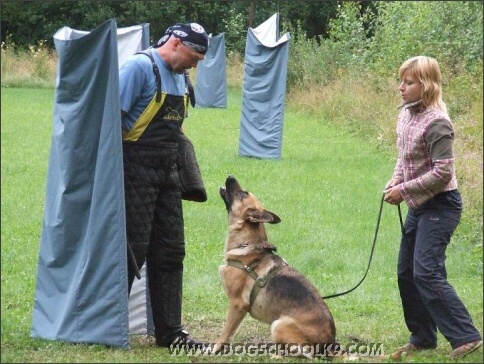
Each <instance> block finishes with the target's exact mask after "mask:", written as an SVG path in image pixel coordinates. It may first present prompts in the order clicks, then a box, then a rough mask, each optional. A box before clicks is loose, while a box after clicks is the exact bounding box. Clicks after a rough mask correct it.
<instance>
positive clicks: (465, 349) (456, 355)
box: [449, 340, 482, 360]
mask: <svg viewBox="0 0 484 364" xmlns="http://www.w3.org/2000/svg"><path fill="white" fill-rule="evenodd" d="M481 346H482V340H477V341H473V342H471V343H467V344H464V345H461V346H459V347H457V348H455V349H454V350H452V351H451V352H450V355H449V357H450V359H453V360H455V359H460V358H463V357H464V356H466V355H468V354H470V353H472V352H473V351H476V350H477V349H479V348H480V347H481Z"/></svg>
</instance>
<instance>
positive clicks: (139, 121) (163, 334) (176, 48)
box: [119, 23, 208, 347]
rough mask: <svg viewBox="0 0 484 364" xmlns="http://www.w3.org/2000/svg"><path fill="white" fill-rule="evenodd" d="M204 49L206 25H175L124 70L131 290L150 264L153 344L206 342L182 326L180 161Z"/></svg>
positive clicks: (122, 88) (121, 80)
mask: <svg viewBox="0 0 484 364" xmlns="http://www.w3.org/2000/svg"><path fill="white" fill-rule="evenodd" d="M207 48H208V36H207V33H206V32H205V30H204V29H203V27H202V26H201V25H199V24H197V23H188V24H175V25H173V26H172V27H169V28H168V29H167V30H166V32H165V35H164V36H163V37H162V38H161V39H160V40H159V41H158V42H157V43H156V44H155V45H153V46H152V47H150V48H149V49H147V50H145V51H144V53H145V54H135V55H134V56H132V57H131V58H130V59H129V60H127V61H126V62H125V63H124V64H123V66H122V67H121V69H120V71H119V84H120V100H121V118H122V128H123V160H124V176H125V177H124V183H125V186H124V188H125V200H126V230H127V239H128V244H129V247H128V254H129V256H128V262H129V264H128V292H130V291H131V286H132V284H133V280H134V276H135V273H136V272H137V269H139V268H140V267H141V266H142V265H143V264H144V262H145V260H146V264H147V276H148V288H149V293H150V301H151V307H152V312H153V322H154V327H155V338H156V345H158V346H161V347H169V346H170V345H179V346H180V345H184V346H187V347H194V346H197V345H201V343H200V342H198V341H196V340H194V339H193V338H191V337H190V336H189V334H188V333H187V332H186V331H185V330H183V327H182V325H181V306H182V280H183V279H182V278H183V259H184V256H185V241H184V222H183V211H182V198H181V191H180V180H179V173H178V169H177V156H178V139H179V136H180V132H181V127H182V123H183V120H184V118H185V116H186V114H187V107H188V96H187V92H186V87H187V85H186V79H185V72H186V70H188V69H190V68H192V67H196V66H197V63H198V62H199V61H200V60H203V59H204V58H205V53H206V51H207ZM133 256H134V257H133ZM134 260H135V261H136V264H134ZM128 294H129V293H128Z"/></svg>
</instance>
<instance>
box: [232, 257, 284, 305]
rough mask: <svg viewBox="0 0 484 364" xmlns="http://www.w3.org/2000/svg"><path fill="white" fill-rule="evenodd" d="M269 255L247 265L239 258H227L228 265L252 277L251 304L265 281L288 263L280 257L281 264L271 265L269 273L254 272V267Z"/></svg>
mask: <svg viewBox="0 0 484 364" xmlns="http://www.w3.org/2000/svg"><path fill="white" fill-rule="evenodd" d="M271 255H274V253H272V254H271ZM269 256H270V255H266V256H265V257H263V258H262V259H259V260H256V261H254V262H252V263H251V264H249V265H245V264H243V263H242V262H241V261H239V260H235V259H227V265H228V266H230V267H235V268H239V269H242V270H243V271H245V272H246V273H247V274H248V275H249V277H250V278H252V279H253V280H254V281H255V283H254V286H253V287H252V291H251V292H250V305H251V306H252V303H254V301H255V298H256V297H257V294H258V293H259V291H260V290H261V288H264V287H265V285H266V283H267V281H268V280H269V279H271V278H272V277H273V276H274V275H275V274H276V273H277V272H278V271H279V270H280V269H281V268H283V267H285V266H286V265H288V263H287V262H286V261H285V260H284V259H282V264H281V265H279V266H276V267H273V268H272V269H271V270H270V271H269V273H267V275H265V276H259V275H258V274H257V273H256V272H255V268H256V267H257V266H258V265H259V264H260V263H261V262H262V261H263V260H264V259H266V258H267V257H269Z"/></svg>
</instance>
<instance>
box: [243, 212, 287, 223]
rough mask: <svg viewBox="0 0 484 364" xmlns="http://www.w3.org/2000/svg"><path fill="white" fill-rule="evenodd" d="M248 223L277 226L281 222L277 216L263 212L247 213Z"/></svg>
mask: <svg viewBox="0 0 484 364" xmlns="http://www.w3.org/2000/svg"><path fill="white" fill-rule="evenodd" d="M249 221H250V222H263V223H268V224H278V223H280V222H281V219H280V218H279V216H277V215H276V214H275V213H273V212H270V211H267V210H263V211H252V212H250V213H249Z"/></svg>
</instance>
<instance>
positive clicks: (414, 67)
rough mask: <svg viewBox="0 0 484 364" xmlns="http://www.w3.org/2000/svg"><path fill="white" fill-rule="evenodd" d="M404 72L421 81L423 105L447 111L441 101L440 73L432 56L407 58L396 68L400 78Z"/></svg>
mask: <svg viewBox="0 0 484 364" xmlns="http://www.w3.org/2000/svg"><path fill="white" fill-rule="evenodd" d="M405 74H407V75H411V76H413V77H415V78H416V79H418V80H419V81H420V82H421V83H422V95H421V97H422V102H423V104H424V106H425V107H430V106H433V107H437V108H439V109H441V110H442V111H444V112H447V107H446V106H445V103H444V102H443V101H442V74H441V73H440V67H439V64H438V63H437V61H436V60H435V59H434V58H432V57H427V56H416V57H412V58H410V59H407V60H406V61H405V62H403V64H402V65H401V66H400V69H399V70H398V75H399V77H400V79H403V77H404V75H405Z"/></svg>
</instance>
